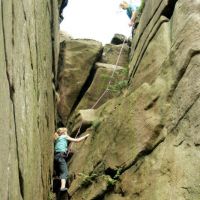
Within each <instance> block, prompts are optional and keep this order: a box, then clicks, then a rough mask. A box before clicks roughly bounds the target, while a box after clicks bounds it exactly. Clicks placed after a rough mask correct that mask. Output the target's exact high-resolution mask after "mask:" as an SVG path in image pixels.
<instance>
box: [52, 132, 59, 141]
mask: <svg viewBox="0 0 200 200" xmlns="http://www.w3.org/2000/svg"><path fill="white" fill-rule="evenodd" d="M58 137H59V135H58V133H57V132H55V133H54V134H53V139H54V141H56V140H57V139H58Z"/></svg>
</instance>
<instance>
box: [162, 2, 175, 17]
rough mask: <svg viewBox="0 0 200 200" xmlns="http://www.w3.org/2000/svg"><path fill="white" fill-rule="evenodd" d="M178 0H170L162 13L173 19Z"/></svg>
mask: <svg viewBox="0 0 200 200" xmlns="http://www.w3.org/2000/svg"><path fill="white" fill-rule="evenodd" d="M177 1H178V0H171V1H168V4H167V6H166V7H165V8H164V10H163V12H162V14H161V15H163V16H165V17H167V18H168V19H171V17H172V15H173V13H174V8H175V5H176V2H177Z"/></svg>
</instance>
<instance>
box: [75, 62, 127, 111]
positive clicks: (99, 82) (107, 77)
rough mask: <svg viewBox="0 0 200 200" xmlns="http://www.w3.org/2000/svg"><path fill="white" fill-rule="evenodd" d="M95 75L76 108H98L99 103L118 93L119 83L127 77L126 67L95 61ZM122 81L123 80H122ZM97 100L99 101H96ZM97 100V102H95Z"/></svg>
mask: <svg viewBox="0 0 200 200" xmlns="http://www.w3.org/2000/svg"><path fill="white" fill-rule="evenodd" d="M95 70H96V73H95V76H94V78H93V81H92V83H91V85H90V87H89V88H88V90H87V92H86V93H85V95H84V96H83V98H82V99H81V101H80V103H79V104H78V107H77V110H80V109H88V108H93V107H94V108H98V107H99V106H100V105H102V104H103V103H105V102H106V101H107V100H108V99H110V98H113V97H114V96H116V95H119V94H120V92H121V88H119V87H118V86H120V83H121V82H122V81H123V80H124V82H125V79H126V78H127V77H126V75H127V68H124V67H120V66H115V65H112V64H105V63H99V62H97V63H96V64H95ZM114 70H115V73H114V76H113V78H111V76H112V74H113V71H114ZM109 82H110V86H109V88H108V89H109V90H108V92H107V93H106V94H105V95H104V96H103V97H102V98H100V97H101V95H102V94H103V93H104V92H105V90H106V88H107V87H108V84H109ZM122 83H123V82H122ZM98 100H99V101H98ZM97 101H98V102H97Z"/></svg>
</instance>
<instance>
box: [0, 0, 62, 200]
mask: <svg viewBox="0 0 200 200" xmlns="http://www.w3.org/2000/svg"><path fill="white" fill-rule="evenodd" d="M57 19H58V16H57V1H45V0H34V1H24V0H22V1H10V0H8V1H1V2H0V85H1V95H0V110H1V112H0V132H1V139H0V143H1V144H0V152H1V154H0V160H1V162H0V180H1V182H0V199H2V200H5V199H9V200H22V199H23V200H38V199H47V196H48V191H49V183H50V177H51V171H52V159H50V157H51V155H52V149H53V146H52V140H51V133H52V132H53V131H54V113H55V110H54V101H53V99H54V98H53V89H52V84H53V83H52V73H55V72H56V65H57V57H58V55H57V54H58V51H57V46H56V43H57V42H58V37H57V32H58V30H57V29H58V28H57V27H58V22H57ZM52 36H53V39H54V42H55V43H53V42H52ZM52 52H53V54H52ZM52 58H53V59H52Z"/></svg>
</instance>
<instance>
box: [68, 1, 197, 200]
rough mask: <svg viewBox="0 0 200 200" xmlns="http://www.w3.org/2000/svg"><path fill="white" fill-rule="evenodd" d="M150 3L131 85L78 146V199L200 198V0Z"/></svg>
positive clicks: (74, 189) (74, 191) (100, 113)
mask: <svg viewBox="0 0 200 200" xmlns="http://www.w3.org/2000/svg"><path fill="white" fill-rule="evenodd" d="M146 2H147V4H146V6H145V9H144V12H143V14H142V18H141V21H140V25H139V27H138V29H137V31H136V35H135V37H134V40H133V45H132V59H131V62H130V65H129V69H130V80H129V82H130V86H129V88H128V90H129V92H128V93H127V94H126V95H125V94H123V95H122V96H120V97H118V98H114V99H111V100H109V101H108V102H106V103H105V104H103V105H102V106H101V107H99V108H98V109H97V110H96V116H97V118H98V120H99V125H98V127H96V128H95V129H93V128H91V129H89V130H87V131H86V132H87V133H90V137H89V138H88V139H87V140H86V141H85V142H84V143H80V144H77V145H74V147H73V149H74V152H75V154H74V156H73V157H72V159H71V161H70V163H69V170H70V173H72V174H76V175H77V176H76V178H75V179H74V180H73V182H72V184H71V187H70V190H69V192H70V194H71V195H72V198H71V199H72V200H79V199H81V198H82V199H87V200H89V199H91V200H92V199H93V200H94V199H102V200H103V199H104V200H121V199H125V200H133V199H134V200H147V199H148V200H169V199H173V200H174V199H178V200H182V199H188V200H199V199H200V185H199V180H200V171H199V168H200V157H199V154H200V149H199V146H200V135H199V132H200V128H199V127H200V126H199V124H200V117H199V112H200V93H199V91H200V80H199V75H200V68H199V67H200V34H199V30H200V15H199V11H200V2H199V1H198V0H189V1H188V0H178V1H168V0H165V1H161V0H149V1H146ZM133 53H134V54H133Z"/></svg>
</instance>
